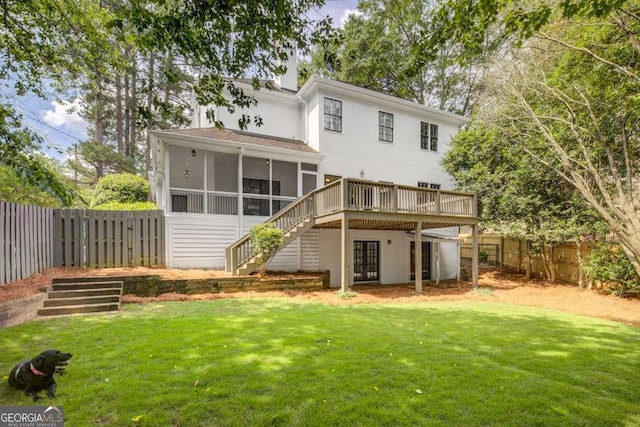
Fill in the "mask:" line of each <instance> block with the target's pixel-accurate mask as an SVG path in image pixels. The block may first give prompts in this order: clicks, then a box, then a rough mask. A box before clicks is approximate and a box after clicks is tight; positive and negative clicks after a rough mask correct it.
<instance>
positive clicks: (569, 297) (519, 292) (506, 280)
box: [0, 267, 640, 326]
mask: <svg viewBox="0 0 640 427" xmlns="http://www.w3.org/2000/svg"><path fill="white" fill-rule="evenodd" d="M149 274H155V275H159V276H160V277H162V278H166V279H205V278H215V277H229V274H228V273H226V272H223V271H218V270H173V269H164V268H157V269H154V268H142V267H138V268H109V269H48V270H46V271H45V272H43V273H41V274H36V275H33V276H31V277H29V278H28V279H26V280H22V281H20V282H14V283H12V284H10V285H4V286H0V302H3V301H8V300H11V299H16V298H23V297H25V296H29V295H33V294H34V293H38V292H40V288H42V287H43V286H46V285H48V284H50V283H51V279H52V278H53V277H81V276H101V277H109V276H130V275H131V276H139V275H149ZM301 276H305V275H304V274H297V273H296V274H293V273H270V274H269V278H274V279H283V278H296V277H301ZM307 276H308V275H307ZM352 290H353V292H354V295H353V296H352V297H350V298H345V297H340V296H339V295H338V294H337V292H336V289H325V290H322V291H291V290H283V291H265V292H234V293H227V294H224V293H221V294H199V295H183V294H163V295H160V296H158V297H136V296H133V295H125V298H124V301H125V302H129V303H146V302H151V301H170V300H171V301H187V300H189V301H191V300H203V299H219V298H259V297H290V298H297V299H304V300H312V301H320V302H325V303H327V304H336V305H338V304H367V303H380V302H411V301H441V300H448V301H451V300H480V301H482V300H484V301H494V302H501V303H507V304H515V305H525V306H531V307H542V308H548V309H552V310H561V311H566V312H570V313H575V314H581V315H585V316H591V317H597V318H603V319H609V320H614V321H618V322H623V323H627V324H631V325H635V326H640V300H639V299H630V298H629V299H623V298H618V297H615V296H613V295H610V294H606V293H603V292H601V291H599V290H592V289H581V288H578V287H577V286H575V285H569V284H554V283H549V282H545V281H542V280H531V281H525V280H524V277H523V275H522V274H518V273H514V272H509V271H501V270H489V271H481V274H480V280H479V290H478V291H474V290H473V287H472V285H471V283H470V282H445V283H441V284H440V285H438V286H435V285H427V284H425V286H424V288H423V294H422V295H416V294H415V291H414V288H413V285H411V284H406V283H405V284H396V285H368V286H354V287H353V288H352Z"/></svg>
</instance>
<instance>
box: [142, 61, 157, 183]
mask: <svg viewBox="0 0 640 427" xmlns="http://www.w3.org/2000/svg"><path fill="white" fill-rule="evenodd" d="M154 66H155V56H154V55H153V53H152V54H150V55H149V70H148V73H149V74H148V85H147V143H146V146H145V156H144V158H145V171H146V172H149V171H150V170H151V127H152V126H153V119H152V117H153V116H152V111H153V91H154V89H155V84H154V79H153V74H154V69H153V68H154Z"/></svg>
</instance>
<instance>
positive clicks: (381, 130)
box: [378, 111, 393, 142]
mask: <svg viewBox="0 0 640 427" xmlns="http://www.w3.org/2000/svg"><path fill="white" fill-rule="evenodd" d="M378 139H379V140H380V141H385V142H393V114H391V113H385V112H384V111H378Z"/></svg>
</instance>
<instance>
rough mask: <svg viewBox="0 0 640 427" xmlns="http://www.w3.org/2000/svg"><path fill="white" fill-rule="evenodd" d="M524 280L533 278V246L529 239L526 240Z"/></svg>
mask: <svg viewBox="0 0 640 427" xmlns="http://www.w3.org/2000/svg"><path fill="white" fill-rule="evenodd" d="M524 266H525V273H524V280H531V247H530V243H529V242H528V241H525V242H524Z"/></svg>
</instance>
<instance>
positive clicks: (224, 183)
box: [207, 152, 238, 215]
mask: <svg viewBox="0 0 640 427" xmlns="http://www.w3.org/2000/svg"><path fill="white" fill-rule="evenodd" d="M207 213H209V214H214V215H237V214H238V155H237V154H227V153H216V152H208V153H207Z"/></svg>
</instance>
